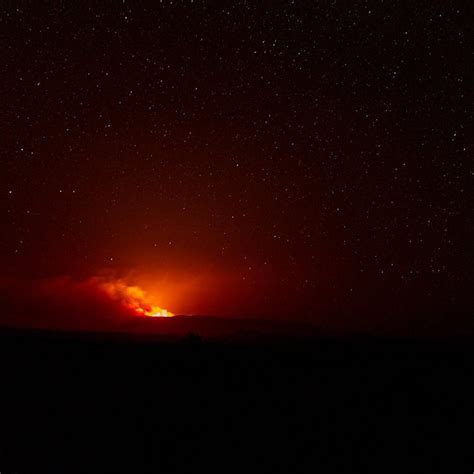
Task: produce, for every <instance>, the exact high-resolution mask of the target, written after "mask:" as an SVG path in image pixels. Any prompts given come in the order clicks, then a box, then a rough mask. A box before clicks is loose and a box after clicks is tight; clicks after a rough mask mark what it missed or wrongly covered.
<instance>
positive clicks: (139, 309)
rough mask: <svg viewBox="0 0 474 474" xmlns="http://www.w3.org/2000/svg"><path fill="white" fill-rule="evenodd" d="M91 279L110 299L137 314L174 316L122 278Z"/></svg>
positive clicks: (159, 316)
mask: <svg viewBox="0 0 474 474" xmlns="http://www.w3.org/2000/svg"><path fill="white" fill-rule="evenodd" d="M92 281H93V282H94V283H96V284H97V286H98V287H99V288H100V289H102V290H103V291H104V292H105V293H107V295H109V296H110V297H111V298H112V299H114V300H115V301H119V302H120V303H121V304H122V305H123V306H125V307H126V308H128V309H130V310H131V311H132V312H133V313H134V314H136V315H137V316H149V317H152V318H168V317H171V316H174V314H173V313H171V312H170V311H168V310H167V309H164V308H161V307H160V306H158V305H157V304H156V303H155V302H154V301H153V298H152V297H151V296H150V295H149V294H148V293H147V292H146V291H145V290H143V289H142V288H140V287H139V286H136V285H133V286H132V285H128V284H127V283H126V282H125V281H124V280H122V279H117V280H101V279H99V278H94V279H92Z"/></svg>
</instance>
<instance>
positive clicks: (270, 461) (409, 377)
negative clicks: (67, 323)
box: [0, 330, 474, 474]
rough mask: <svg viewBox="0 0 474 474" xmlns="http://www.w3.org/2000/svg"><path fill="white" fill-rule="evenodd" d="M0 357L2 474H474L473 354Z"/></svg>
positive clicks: (322, 343) (27, 342) (360, 349)
mask: <svg viewBox="0 0 474 474" xmlns="http://www.w3.org/2000/svg"><path fill="white" fill-rule="evenodd" d="M0 356H1V382H0V383H1V389H0V400H1V405H0V437H1V438H0V472H1V473H2V474H9V473H18V474H23V473H35V472H48V473H61V474H63V473H96V472H97V473H119V472H120V473H121V472H124V473H130V474H134V473H140V472H178V471H184V470H185V471H188V472H191V471H192V472H201V470H202V472H206V470H208V469H210V468H218V469H219V470H220V471H221V472H228V471H236V470H238V471H239V472H250V471H252V472H253V471H256V472H286V473H292V472H299V471H302V470H305V471H307V472H339V473H341V472H351V473H356V472H361V473H363V472H367V471H368V470H369V469H370V470H371V469H374V468H375V469H377V470H378V472H387V471H396V472H467V473H471V472H472V471H473V470H474V462H473V454H474V436H473V433H474V428H473V427H474V425H473V420H474V417H473V409H472V405H473V400H474V388H473V386H472V382H473V377H472V376H473V370H472V369H473V363H474V349H473V347H472V341H471V340H468V339H456V340H454V339H452V340H444V341H442V340H430V341H427V340H425V341H421V340H410V341H401V340H397V341H394V340H375V339H368V338H347V337H346V338H330V339H329V338H321V337H319V338H312V339H310V340H308V339H306V340H293V341H290V340H288V341H281V340H280V341H279V342H272V341H266V342H263V341H261V342H258V341H257V340H254V341H252V342H248V341H247V342H245V343H244V342H234V343H230V342H227V343H223V342H216V341H214V342H210V341H202V340H200V339H199V338H196V337H188V338H185V339H182V340H179V341H168V342H166V341H161V342H157V341H147V340H141V341H139V340H135V341H127V339H126V338H124V337H118V338H113V337H104V336H97V335H95V336H93V335H83V336H78V335H71V334H54V333H47V332H31V331H12V330H3V331H2V332H0ZM315 468H320V469H319V470H316V469H315ZM198 469H199V470H198Z"/></svg>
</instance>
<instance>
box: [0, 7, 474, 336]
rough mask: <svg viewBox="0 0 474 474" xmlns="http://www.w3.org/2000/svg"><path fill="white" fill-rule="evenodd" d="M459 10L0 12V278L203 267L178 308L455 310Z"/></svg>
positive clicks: (462, 106) (346, 315)
mask: <svg viewBox="0 0 474 474" xmlns="http://www.w3.org/2000/svg"><path fill="white" fill-rule="evenodd" d="M468 9H469V8H468V6H467V4H465V3H463V2H459V3H458V2H444V3H442V4H435V3H433V2H416V3H415V4H413V5H411V4H410V5H409V6H407V5H402V4H397V3H396V2H395V3H387V4H385V3H378V2H356V3H355V4H352V5H349V4H345V3H343V2H284V3H281V4H271V5H270V4H268V5H264V4H258V3H257V2H255V3H254V2H246V1H239V2H233V3H232V5H230V4H229V5H227V6H224V5H223V4H222V2H198V1H194V2H192V1H191V2H165V1H164V2H159V3H158V2H151V3H141V2H140V3H136V4H135V3H132V2H121V3H118V2H116V3H114V4H104V5H96V6H94V7H92V6H89V5H86V4H85V3H82V4H81V3H77V4H74V5H73V4H69V5H67V4H61V5H50V6H48V7H45V6H40V5H35V4H32V5H21V4H20V5H18V6H10V7H6V6H5V5H4V6H3V7H2V8H1V10H0V30H1V35H0V51H1V54H2V69H3V74H2V75H1V78H0V91H1V96H2V97H3V100H2V108H1V111H0V129H1V141H2V146H1V149H0V160H1V164H0V166H1V168H0V171H1V178H0V179H1V181H0V183H1V189H0V194H1V197H0V199H1V202H0V205H1V222H0V224H1V235H2V238H1V247H0V251H1V254H0V255H1V262H2V266H3V268H4V269H5V272H6V274H9V275H19V276H21V277H22V278H25V277H26V278H43V277H46V276H51V275H64V274H66V275H72V276H77V277H81V276H83V275H94V274H97V273H98V272H100V271H102V270H103V269H113V270H114V271H118V272H122V273H123V272H131V271H133V272H139V273H140V272H143V273H146V274H147V275H153V274H155V273H156V274H159V275H160V276H162V275H168V277H169V278H171V279H173V278H178V279H181V280H182V279H189V278H191V277H194V276H196V277H199V276H205V279H206V282H207V283H206V285H205V287H202V288H201V290H202V291H200V292H197V293H196V294H194V296H193V297H189V299H188V301H186V303H185V304H183V307H182V308H183V311H188V312H194V313H197V312H200V313H212V314H222V315H224V316H226V315H236V314H265V315H272V317H299V318H304V319H309V320H312V321H315V322H317V323H321V324H329V325H330V324H331V321H335V323H334V324H336V325H337V324H338V325H342V326H344V325H346V326H348V327H357V326H358V325H359V323H360V325H362V326H365V325H367V324H368V325H370V326H374V325H375V326H379V325H381V326H384V325H391V324H395V323H393V320H394V319H396V320H401V321H403V322H401V323H400V324H404V325H407V324H408V325H410V324H411V323H410V322H411V321H415V320H416V321H418V320H420V319H421V321H422V323H423V324H425V323H426V324H429V322H430V321H431V320H432V319H433V318H434V319H436V317H438V315H440V314H443V315H445V314H458V313H461V314H464V313H467V312H469V311H470V310H472V297H471V293H470V287H469V280H470V278H469V276H470V272H471V266H472V265H471V261H470V260H471V259H472V248H471V247H472V244H471V243H470V240H471V238H470V235H471V236H472V233H471V232H470V231H471V230H472V218H471V213H470V210H471V208H472V206H471V204H472V177H473V172H472V159H471V158H472V152H471V151H472V148H471V143H470V136H472V133H471V134H470V133H469V130H470V126H471V125H472V118H473V117H472V95H471V92H472V90H470V89H471V85H472V71H471V70H472V67H471V62H472V54H471V48H470V47H469V41H468V35H467V30H468V25H469V24H470V23H471V21H470V20H469V17H470V14H471V13H472V11H471V12H470V11H468ZM471 18H472V16H471ZM470 124H471V125H470ZM396 324H398V322H397V323H396ZM414 324H415V323H414Z"/></svg>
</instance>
